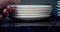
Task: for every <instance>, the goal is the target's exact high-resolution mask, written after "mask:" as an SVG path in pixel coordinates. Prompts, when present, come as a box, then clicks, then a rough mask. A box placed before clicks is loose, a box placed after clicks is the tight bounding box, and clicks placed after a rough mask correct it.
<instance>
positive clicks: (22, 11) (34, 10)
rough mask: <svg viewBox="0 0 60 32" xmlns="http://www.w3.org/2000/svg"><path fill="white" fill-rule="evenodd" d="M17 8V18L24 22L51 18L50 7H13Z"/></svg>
mask: <svg viewBox="0 0 60 32" xmlns="http://www.w3.org/2000/svg"><path fill="white" fill-rule="evenodd" d="M11 6H12V7H16V9H15V10H16V11H15V12H16V14H14V15H15V16H14V17H15V18H17V19H22V20H37V19H44V18H47V17H50V16H51V10H52V6H50V5H11Z"/></svg>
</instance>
